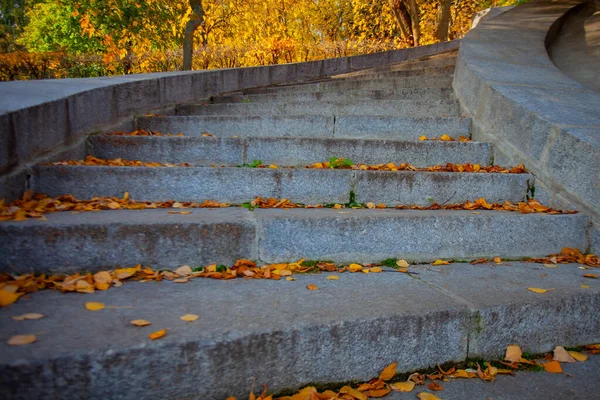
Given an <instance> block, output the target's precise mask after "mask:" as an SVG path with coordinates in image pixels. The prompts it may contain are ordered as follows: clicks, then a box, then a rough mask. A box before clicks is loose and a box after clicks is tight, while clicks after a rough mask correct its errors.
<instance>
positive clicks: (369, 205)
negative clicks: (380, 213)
mask: <svg viewBox="0 0 600 400" xmlns="http://www.w3.org/2000/svg"><path fill="white" fill-rule="evenodd" d="M365 205H366V206H367V208H369V209H373V208H375V207H377V206H376V205H375V203H370V202H369V203H367V204H365Z"/></svg>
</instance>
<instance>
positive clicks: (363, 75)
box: [333, 65, 454, 80]
mask: <svg viewBox="0 0 600 400" xmlns="http://www.w3.org/2000/svg"><path fill="white" fill-rule="evenodd" d="M453 74H454V65H451V66H446V67H433V68H426V69H409V70H391V71H373V72H357V73H354V74H348V75H342V76H340V77H337V76H335V77H333V78H334V79H344V80H364V79H396V78H403V77H409V76H449V75H450V76H451V75H453Z"/></svg>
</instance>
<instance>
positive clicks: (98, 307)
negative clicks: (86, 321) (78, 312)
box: [85, 301, 106, 311]
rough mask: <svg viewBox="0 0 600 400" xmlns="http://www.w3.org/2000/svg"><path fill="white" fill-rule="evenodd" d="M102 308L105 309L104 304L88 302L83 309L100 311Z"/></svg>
mask: <svg viewBox="0 0 600 400" xmlns="http://www.w3.org/2000/svg"><path fill="white" fill-rule="evenodd" d="M104 307H106V306H105V305H104V303H97V302H95V301H90V302H87V303H85V308H86V309H88V310H89V311H98V310H102V309H103V308H104Z"/></svg>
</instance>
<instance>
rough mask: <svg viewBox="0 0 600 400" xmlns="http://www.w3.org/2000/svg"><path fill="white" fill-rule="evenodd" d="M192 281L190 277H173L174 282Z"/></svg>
mask: <svg viewBox="0 0 600 400" xmlns="http://www.w3.org/2000/svg"><path fill="white" fill-rule="evenodd" d="M189 281H190V279H189V278H177V279H173V283H188V282H189Z"/></svg>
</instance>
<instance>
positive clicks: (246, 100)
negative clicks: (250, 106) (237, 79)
mask: <svg viewBox="0 0 600 400" xmlns="http://www.w3.org/2000/svg"><path fill="white" fill-rule="evenodd" d="M241 102H242V103H250V99H242V101H241Z"/></svg>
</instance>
